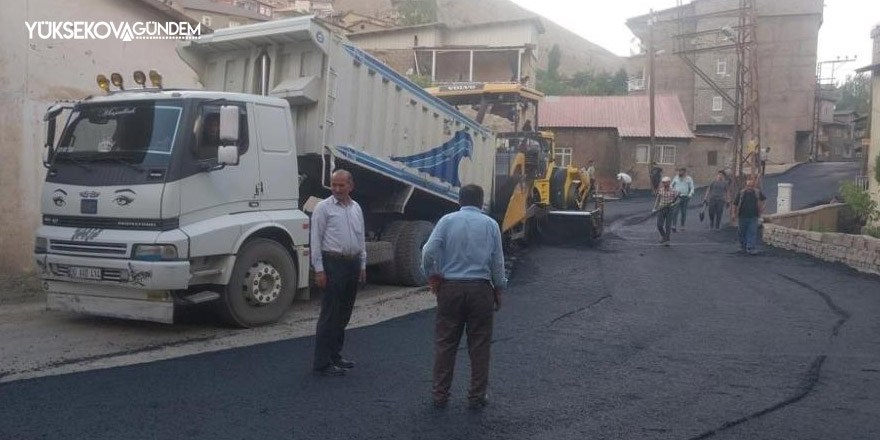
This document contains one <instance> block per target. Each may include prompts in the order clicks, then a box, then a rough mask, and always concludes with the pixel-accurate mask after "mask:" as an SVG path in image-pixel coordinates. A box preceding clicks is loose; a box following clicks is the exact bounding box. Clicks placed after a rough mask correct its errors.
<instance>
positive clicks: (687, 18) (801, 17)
mask: <svg viewBox="0 0 880 440" xmlns="http://www.w3.org/2000/svg"><path fill="white" fill-rule="evenodd" d="M756 4H757V11H756V15H757V31H756V34H757V38H756V42H757V50H758V78H759V87H758V90H759V95H760V110H761V142H762V146H764V147H770V148H771V151H770V157H769V160H770V162H774V163H790V162H794V161H803V160H806V159H807V158H808V156H809V153H810V146H811V140H812V139H811V136H812V134H813V133H812V131H813V102H814V98H815V90H816V61H817V60H816V57H817V43H818V35H819V27H820V26H821V25H822V14H823V9H822V8H823V2H822V0H757V1H756ZM738 7H739V1H738V0H694V1H692V2H691V3H688V4H686V5H683V6H680V7H675V8H670V9H665V10H662V11H659V12H656V13H655V20H656V24H655V25H654V26H653V27H654V47H655V53H656V57H655V87H656V90H657V92H658V93H675V94H676V95H678V97H679V99H680V100H681V103H682V107H683V109H684V112H685V116H686V117H687V120H688V123H689V124H690V126H691V128H692V129H693V130H694V132H695V133H697V134H711V135H724V136H730V137H732V134H733V130H734V118H735V109H734V108H732V106H731V105H730V104H729V103H728V102H727V101H725V100H724V99H722V96H721V95H720V94H719V93H717V92H716V91H715V90H714V89H713V88H712V87H710V86H709V84H708V83H707V82H705V81H704V80H703V79H702V78H700V77H699V76H698V75H697V74H696V73H695V72H694V70H693V69H691V67H689V66H688V65H687V64H686V63H685V62H684V61H683V60H682V59H681V57H680V56H679V55H678V54H677V53H676V51H677V50H678V39H677V38H676V36H677V35H681V34H691V36H690V37H689V41H688V43H694V44H698V45H701V46H702V47H722V48H721V49H712V50H707V51H704V52H700V53H698V54H696V55H694V58H695V60H696V61H695V64H696V66H697V67H699V68H700V70H701V71H703V72H705V73H706V75H708V76H709V77H710V78H711V80H712V81H713V82H715V83H716V84H718V85H719V87H720V88H721V89H722V90H723V91H724V92H725V93H727V94H728V95H730V96H734V94H735V87H736V71H737V57H736V50H735V47H734V45H733V43H734V41H733V40H732V39H731V36H734V38H735V32H736V27H737V25H738V16H737V15H736V14H733V15H731V14H724V13H723V11H730V10H735V9H737V8H738ZM648 20H649V16H648V15H643V16H639V17H634V18H631V19H629V20H628V21H627V26H629V28H630V29H631V30H632V31H633V33H634V34H635V35H636V36H637V37H638V38H639V39H641V40H642V42H643V43H646V42H647V37H648ZM723 28H726V30H727V32H726V33H725V32H720V31H719V30H720V29H723ZM696 33H699V34H696ZM694 34H695V35H694ZM645 70H646V57H645V54H644V53H642V54H640V55H636V56H634V57H631V58H630V60H629V61H628V68H627V71H628V72H630V73H631V75H633V74H634V75H633V78H632V79H633V81H631V87H630V90H631V93H634V94H644V93H645V90H646V87H645V85H646V84H645V81H644V78H645Z"/></svg>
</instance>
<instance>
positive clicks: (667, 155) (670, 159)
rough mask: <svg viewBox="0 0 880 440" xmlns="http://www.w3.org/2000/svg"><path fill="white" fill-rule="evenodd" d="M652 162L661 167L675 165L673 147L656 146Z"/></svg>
mask: <svg viewBox="0 0 880 440" xmlns="http://www.w3.org/2000/svg"><path fill="white" fill-rule="evenodd" d="M654 160H655V161H657V163H658V164H661V165H675V145H657V147H656V151H654Z"/></svg>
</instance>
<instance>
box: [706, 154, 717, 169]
mask: <svg viewBox="0 0 880 440" xmlns="http://www.w3.org/2000/svg"><path fill="white" fill-rule="evenodd" d="M708 153H709V154H708V156H709V157H708V158H707V160H706V165H709V166H712V167H714V166H716V165H718V152H717V151H709V152H708Z"/></svg>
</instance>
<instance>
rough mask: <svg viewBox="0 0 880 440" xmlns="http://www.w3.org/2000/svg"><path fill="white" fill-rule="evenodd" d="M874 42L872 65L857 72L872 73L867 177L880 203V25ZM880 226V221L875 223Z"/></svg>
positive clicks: (872, 192)
mask: <svg viewBox="0 0 880 440" xmlns="http://www.w3.org/2000/svg"><path fill="white" fill-rule="evenodd" d="M871 38H872V39H873V40H874V51H873V59H872V64H871V65H869V66H865V67H863V68H861V69H858V70H857V72H871V140H870V144H869V146H868V154H867V155H866V156H867V157H866V159H867V166H866V171H867V172H866V173H865V174H866V175H867V177H868V191H870V193H871V197H873V198H874V200H876V201H877V203H880V182H878V181H877V180H878V179H877V177H880V129H878V127H880V24H878V25H877V26H875V27H874V29H873V30H872V31H871ZM875 226H880V221H878V222H876V223H875Z"/></svg>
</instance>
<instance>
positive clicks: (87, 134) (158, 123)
mask: <svg viewBox="0 0 880 440" xmlns="http://www.w3.org/2000/svg"><path fill="white" fill-rule="evenodd" d="M182 113H183V109H182V107H180V106H178V105H173V104H172V105H168V104H160V103H156V102H139V103H114V104H98V105H85V106H80V107H78V108H77V109H76V110H74V112H73V113H72V114H71V116H70V124H69V125H68V127H67V129H66V130H65V131H64V136H63V137H62V138H61V142H59V144H58V150H57V153H58V154H57V158H58V159H61V160H63V159H65V158H68V159H70V160H74V161H87V162H91V161H98V160H102V159H112V160H125V161H126V162H131V163H141V162H143V161H144V160H145V158H146V157H148V156H152V155H158V156H159V157H160V160H159V161H160V162H161V161H165V160H167V157H168V156H169V155H170V154H171V148H172V147H173V146H174V141H175V139H176V137H177V134H178V128H179V126H180V118H181V114H182ZM163 156H164V157H163ZM163 159H164V160H163Z"/></svg>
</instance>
